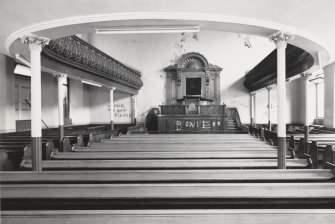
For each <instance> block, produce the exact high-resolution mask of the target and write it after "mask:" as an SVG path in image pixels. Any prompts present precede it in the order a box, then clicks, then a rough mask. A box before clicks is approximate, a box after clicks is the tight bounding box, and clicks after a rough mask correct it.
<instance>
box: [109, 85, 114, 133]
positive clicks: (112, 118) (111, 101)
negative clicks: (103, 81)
mask: <svg viewBox="0 0 335 224" xmlns="http://www.w3.org/2000/svg"><path fill="white" fill-rule="evenodd" d="M115 89H116V88H115V87H111V88H109V104H110V108H111V109H110V124H111V127H110V128H111V130H114V90H115Z"/></svg>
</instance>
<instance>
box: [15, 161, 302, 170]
mask: <svg viewBox="0 0 335 224" xmlns="http://www.w3.org/2000/svg"><path fill="white" fill-rule="evenodd" d="M286 162H287V168H289V169H292V168H300V169H302V168H307V167H308V166H309V163H308V161H307V160H306V159H288V160H287V161H286ZM21 167H22V169H24V170H30V169H31V161H30V160H24V161H23V162H22V164H21ZM42 167H43V170H115V169H128V170H134V169H139V170H145V169H276V168H277V159H178V160H169V159H167V160H162V159H155V160H150V159H141V160H47V161H42Z"/></svg>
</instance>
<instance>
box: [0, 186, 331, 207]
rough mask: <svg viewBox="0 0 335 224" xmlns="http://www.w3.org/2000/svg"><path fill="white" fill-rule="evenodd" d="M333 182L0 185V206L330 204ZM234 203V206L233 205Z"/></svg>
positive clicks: (260, 205) (289, 205) (262, 205)
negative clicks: (0, 197)
mask: <svg viewBox="0 0 335 224" xmlns="http://www.w3.org/2000/svg"><path fill="white" fill-rule="evenodd" d="M334 189H335V183H330V182H325V183H115V184H114V183H113V184H105V183H104V184H80V183H78V184H73V183H69V184H49V183H48V184H2V185H1V191H2V199H1V200H2V209H3V210H13V209H14V210H16V209H17V210H20V209H47V210H50V209H65V210H66V209H69V208H71V209H101V208H105V209H106V208H109V209H112V208H114V209H120V208H121V209H149V208H156V209H157V208H164V209H172V208H184V209H185V208H208V209H213V208H234V206H236V204H238V206H239V207H243V208H255V206H257V208H287V207H292V206H295V207H296V208H335V191H334ZM235 208H236V207H235Z"/></svg>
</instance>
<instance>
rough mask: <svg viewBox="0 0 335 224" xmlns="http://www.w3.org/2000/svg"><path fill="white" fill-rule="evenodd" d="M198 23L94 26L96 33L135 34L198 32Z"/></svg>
mask: <svg viewBox="0 0 335 224" xmlns="http://www.w3.org/2000/svg"><path fill="white" fill-rule="evenodd" d="M199 31H200V28H199V26H198V25H180V26H172V25H171V26H169V25H166V26H123V27H108V28H103V27H101V28H96V33H97V34H136V33H198V32H199Z"/></svg>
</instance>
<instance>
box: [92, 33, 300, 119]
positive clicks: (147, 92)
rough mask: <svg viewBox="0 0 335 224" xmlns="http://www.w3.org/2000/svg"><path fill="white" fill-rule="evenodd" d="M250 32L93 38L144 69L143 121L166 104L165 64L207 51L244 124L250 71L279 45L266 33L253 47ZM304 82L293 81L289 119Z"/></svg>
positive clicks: (262, 102)
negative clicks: (246, 40) (246, 43)
mask: <svg viewBox="0 0 335 224" xmlns="http://www.w3.org/2000/svg"><path fill="white" fill-rule="evenodd" d="M244 37H245V35H243V34H242V36H241V37H240V38H239V37H238V35H237V34H235V33H223V32H216V31H206V30H205V31H201V32H200V33H199V34H198V36H197V38H194V37H193V36H192V34H186V35H184V36H183V35H182V34H132V35H129V34H128V35H96V34H91V35H89V37H88V38H87V40H88V41H89V42H90V43H91V44H92V45H94V46H95V47H97V48H99V49H100V50H102V51H104V52H106V53H107V54H109V55H111V56H112V57H114V58H115V59H117V60H120V61H121V62H122V63H127V64H129V65H131V66H133V67H135V68H136V69H138V70H140V71H141V72H142V75H143V77H142V80H143V82H144V86H143V87H142V89H141V90H140V91H139V96H138V118H137V119H138V120H139V122H143V120H144V118H145V116H146V114H147V111H148V110H149V109H150V108H152V107H157V106H158V105H160V104H162V103H165V72H164V71H163V69H164V68H165V67H167V66H169V65H172V64H174V63H176V60H178V59H179V58H180V56H181V55H182V54H184V53H188V52H198V53H200V54H203V55H204V56H205V57H206V58H207V60H208V62H209V63H212V64H216V65H218V66H220V67H222V68H223V70H222V72H221V101H222V102H223V103H225V104H226V105H227V106H228V107H237V108H238V111H239V113H240V117H241V120H242V122H243V123H249V122H250V117H249V92H248V90H247V89H246V88H245V87H244V84H243V82H244V75H245V73H246V72H247V71H249V70H250V69H252V68H253V67H254V66H255V65H256V64H258V63H259V62H260V61H261V60H262V59H263V58H264V57H266V56H267V55H268V54H269V53H270V52H271V51H272V50H273V49H275V45H274V44H273V43H271V42H270V41H269V40H267V39H265V38H261V37H255V36H251V37H250V42H251V44H252V48H247V47H245V46H244V42H243V39H244ZM300 101H301V99H300V82H299V81H298V80H294V81H291V82H289V83H287V103H286V106H287V114H286V122H287V123H299V122H301V121H302V120H303V119H302V118H301V116H302V115H301V112H300ZM276 102H277V96H276V86H274V89H273V90H272V110H273V112H272V121H273V122H276V120H277V115H276V108H277V103H276ZM256 103H257V106H256V107H257V110H256V122H257V123H267V91H266V90H265V89H263V90H260V91H258V92H257V96H256Z"/></svg>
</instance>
